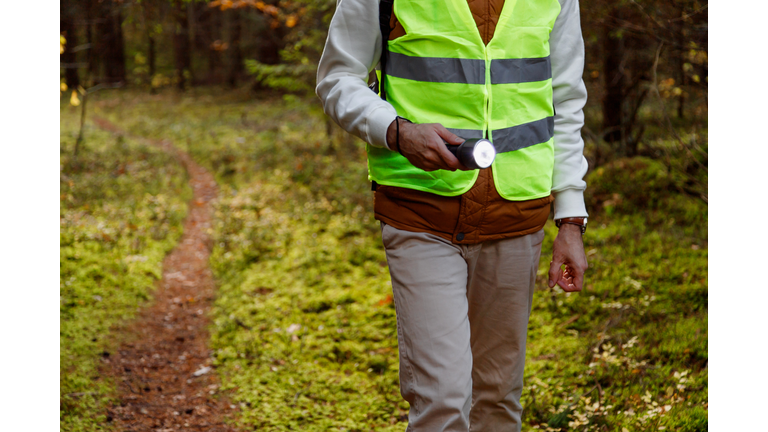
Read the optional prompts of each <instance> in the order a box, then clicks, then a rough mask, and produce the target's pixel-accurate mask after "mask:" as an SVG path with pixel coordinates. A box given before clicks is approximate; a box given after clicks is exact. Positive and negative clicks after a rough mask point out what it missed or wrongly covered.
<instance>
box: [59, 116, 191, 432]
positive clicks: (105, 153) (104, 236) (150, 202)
mask: <svg viewBox="0 0 768 432" xmlns="http://www.w3.org/2000/svg"><path fill="white" fill-rule="evenodd" d="M77 127H78V115H77V112H76V110H75V109H74V108H70V107H66V106H65V107H64V108H63V109H62V111H61V163H62V165H61V166H62V168H61V186H60V188H61V207H60V209H61V234H60V247H61V249H60V258H61V264H60V278H61V285H60V288H59V289H60V300H61V301H60V324H61V335H60V383H59V384H60V395H61V399H60V400H61V408H60V417H61V430H63V431H86V430H89V431H90V430H101V429H103V428H104V427H106V426H105V425H106V418H105V415H104V412H105V411H104V408H105V406H106V404H107V403H108V400H109V398H110V396H111V394H112V392H113V391H114V383H111V382H106V381H105V380H104V379H102V378H101V377H100V376H99V373H98V368H99V366H100V363H101V361H100V359H102V358H104V359H108V358H109V353H110V352H111V351H112V350H113V349H114V348H115V341H114V340H113V339H112V333H111V329H112V328H113V327H114V326H119V325H121V324H122V323H124V322H125V321H126V320H127V319H129V318H131V317H132V316H133V315H134V313H135V311H136V310H137V307H138V306H140V305H142V304H144V303H145V302H146V301H147V300H148V299H149V297H150V295H151V292H152V289H153V287H154V283H155V282H156V281H157V280H158V279H159V278H160V277H161V270H162V260H163V258H164V256H165V254H166V253H167V252H168V251H169V250H170V249H171V248H172V247H173V246H174V244H175V243H176V241H177V239H178V238H179V237H180V235H181V231H182V227H181V221H182V220H183V219H184V217H185V215H186V205H185V200H186V199H188V198H190V197H191V191H190V190H189V188H188V187H187V185H186V175H185V173H184V170H183V168H182V167H181V166H180V165H178V164H177V163H176V162H175V161H174V160H173V159H172V158H171V157H170V156H167V155H166V154H165V153H163V152H161V151H160V150H157V149H154V148H150V147H147V146H144V145H141V144H138V143H136V142H134V141H133V140H130V139H125V138H122V137H119V138H115V137H113V136H112V135H111V134H109V133H106V132H103V131H100V130H89V131H88V139H87V141H86V145H87V148H86V149H84V150H83V151H81V153H80V156H79V157H78V159H76V160H74V159H72V158H71V153H72V148H73V147H74V141H75V138H76V135H77Z"/></svg>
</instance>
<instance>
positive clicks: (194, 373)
mask: <svg viewBox="0 0 768 432" xmlns="http://www.w3.org/2000/svg"><path fill="white" fill-rule="evenodd" d="M94 122H95V123H96V124H97V125H98V127H100V128H101V129H104V130H107V131H110V132H112V133H115V134H122V135H126V136H130V134H127V133H126V132H125V131H122V130H121V129H119V128H118V127H117V126H115V125H114V124H112V123H110V122H109V121H107V120H105V119H103V118H98V117H97V118H94ZM135 138H137V139H140V140H142V141H145V142H147V143H149V144H151V145H154V146H156V147H159V148H161V149H162V150H164V151H166V152H168V153H169V154H171V155H172V156H174V157H175V158H176V159H177V160H179V161H180V162H181V163H182V164H183V165H184V167H185V168H186V170H187V173H188V174H189V178H190V179H189V181H190V185H191V186H192V189H193V191H194V197H193V198H192V201H191V202H190V203H189V211H188V214H187V218H186V220H185V221H184V234H183V236H182V238H181V239H180V240H179V243H178V245H177V246H176V248H175V249H174V250H173V251H172V252H171V253H170V254H169V255H168V256H167V257H166V258H165V260H164V261H163V278H162V280H161V281H160V283H159V285H158V287H157V289H156V290H155V292H154V301H153V303H152V304H150V305H149V306H147V307H146V308H144V309H143V310H141V311H140V312H139V314H138V316H137V318H136V319H135V320H134V321H133V322H131V323H129V324H128V325H126V326H125V328H123V329H121V330H119V333H118V336H117V338H118V340H119V341H120V347H119V348H118V349H117V352H115V353H113V354H112V355H109V356H108V357H107V358H105V359H104V367H103V368H102V371H101V372H102V374H104V375H106V376H108V377H109V378H111V379H112V380H113V381H114V382H115V383H117V387H118V396H117V400H116V402H115V404H114V405H113V406H111V407H110V408H109V411H108V420H110V421H112V422H114V423H115V426H116V429H117V430H119V431H155V432H171V431H174V432H175V431H179V430H189V431H206V432H225V431H227V432H229V431H232V432H234V431H235V430H236V429H234V428H233V427H232V426H231V425H229V424H227V423H225V419H226V418H227V417H230V416H231V415H232V414H234V413H235V411H236V410H237V408H236V407H235V406H234V405H230V404H229V402H228V401H227V398H226V395H224V394H220V393H219V381H218V377H217V376H216V374H215V373H214V371H213V369H212V367H211V365H210V363H211V355H210V351H209V348H208V340H209V337H208V336H209V335H208V331H207V328H206V327H207V324H208V319H207V316H208V311H209V309H210V307H211V304H212V303H213V299H214V295H215V284H214V280H213V275H212V273H211V269H210V267H209V264H208V256H209V254H210V250H211V248H212V240H211V238H210V236H209V234H208V230H209V228H210V227H211V220H212V210H211V200H213V199H214V198H216V194H217V187H216V181H215V180H214V178H213V176H212V175H211V173H209V172H208V171H207V170H205V169H204V168H203V167H201V166H200V165H198V164H196V163H195V162H194V161H193V160H192V158H191V157H190V156H189V155H188V154H187V153H185V152H183V151H181V150H179V149H178V148H176V147H174V146H173V145H172V144H171V143H170V142H169V141H166V140H163V141H159V140H149V139H143V138H140V137H135Z"/></svg>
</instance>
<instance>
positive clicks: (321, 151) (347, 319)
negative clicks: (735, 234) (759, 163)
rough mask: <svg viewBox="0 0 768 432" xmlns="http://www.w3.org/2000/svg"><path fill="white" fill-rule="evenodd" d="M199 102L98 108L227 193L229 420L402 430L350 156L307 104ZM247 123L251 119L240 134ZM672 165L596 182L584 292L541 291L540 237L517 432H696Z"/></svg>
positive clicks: (702, 349) (390, 332) (699, 279)
mask: <svg viewBox="0 0 768 432" xmlns="http://www.w3.org/2000/svg"><path fill="white" fill-rule="evenodd" d="M198 92H199V93H193V94H192V95H187V96H185V97H184V98H185V101H186V102H185V103H183V104H174V103H171V101H170V100H166V99H157V98H156V99H150V98H149V97H147V96H141V95H136V94H133V93H128V92H122V93H120V94H119V95H118V96H117V97H119V98H121V99H120V103H118V104H111V106H112V108H108V107H107V106H106V105H101V106H102V109H103V110H104V111H103V114H104V115H107V116H110V117H111V118H113V119H115V120H118V121H120V122H121V124H122V125H123V126H124V127H127V128H131V130H135V131H137V132H139V133H144V134H147V135H150V136H153V137H156V138H157V137H167V138H171V139H173V140H174V141H175V142H176V143H178V144H179V145H181V146H182V147H184V148H186V147H189V150H190V152H191V153H192V154H193V155H194V157H195V158H196V160H197V161H198V162H199V163H201V164H203V165H205V166H208V167H209V168H211V169H212V170H214V171H215V172H216V173H217V179H218V180H219V181H220V183H221V184H222V185H223V187H222V191H221V194H220V197H221V198H220V200H219V201H218V203H217V207H216V208H217V210H216V223H215V226H214V228H213V230H214V237H215V242H214V249H213V253H212V255H211V265H212V267H213V269H214V272H215V275H216V278H217V280H218V282H219V286H220V287H219V295H218V298H217V300H216V307H215V310H214V322H213V324H212V327H211V334H212V347H213V349H214V352H215V361H216V364H217V371H218V372H219V373H220V374H221V375H222V378H223V382H224V383H225V386H226V387H228V388H230V389H233V391H234V395H235V396H234V398H235V402H236V403H239V404H241V405H240V406H241V416H240V418H239V420H238V421H239V422H240V423H241V424H242V425H243V426H245V427H246V428H249V429H254V428H255V429H259V430H289V429H293V430H329V429H330V430H342V429H343V430H348V431H353V430H358V431H363V430H371V429H374V430H402V429H403V428H404V426H405V422H406V420H407V417H406V413H407V409H408V406H407V403H405V402H403V401H402V399H401V398H400V395H399V389H398V385H397V383H398V353H397V338H396V327H395V326H396V324H395V314H394V308H393V305H392V302H391V297H390V295H391V286H390V285H389V277H388V271H387V267H386V260H385V259H384V251H383V248H382V245H381V241H380V234H379V228H378V225H377V223H376V222H375V221H373V219H372V217H371V214H372V212H371V199H370V192H369V190H368V183H367V182H366V167H365V159H364V152H363V150H362V143H360V142H359V141H357V142H356V144H357V145H358V147H356V148H355V147H350V146H349V145H348V143H346V142H344V141H343V140H341V139H339V138H338V136H334V137H333V138H332V139H329V138H328V137H327V136H326V135H325V124H324V121H323V118H322V117H321V116H320V114H319V111H317V110H316V108H314V107H313V106H312V105H311V104H309V103H307V104H302V103H296V102H295V101H293V102H292V101H283V100H268V101H247V100H242V99H239V100H231V98H232V97H233V96H231V95H224V96H214V95H211V94H209V93H205V92H200V91H198ZM224 102H226V103H224ZM97 106H98V104H97ZM243 112H248V113H249V115H248V118H258V119H259V120H258V121H254V122H252V123H246V124H244V123H243V121H242V113H243ZM161 113H162V115H161ZM188 140H189V141H188ZM187 142H189V144H186V143H187ZM667 166H668V165H664V164H660V163H658V162H657V161H654V160H650V159H643V158H639V159H625V160H622V161H617V162H615V163H612V164H610V165H606V166H605V167H604V168H603V169H602V171H601V170H600V169H598V170H595V171H594V172H593V173H591V174H590V176H589V177H588V179H587V181H588V184H589V189H588V191H589V199H590V202H591V203H592V204H593V205H594V206H595V210H594V211H593V216H594V217H593V218H591V219H590V227H589V229H588V231H587V234H586V236H585V248H586V251H587V256H588V259H589V262H590V269H589V271H588V273H587V276H586V284H587V290H586V291H584V292H582V293H578V294H565V293H562V292H554V291H551V290H548V289H546V286H545V284H546V274H547V265H548V262H549V260H548V259H547V258H546V257H547V256H548V255H550V254H551V250H552V242H553V240H554V236H555V233H556V229H555V228H554V227H553V226H552V225H551V224H548V225H547V227H546V229H545V231H546V238H545V241H544V246H543V251H542V256H543V259H542V262H541V267H540V269H539V273H538V280H537V284H538V288H539V289H538V290H537V292H536V294H535V300H534V310H533V314H532V317H531V322H530V325H529V343H528V350H527V366H526V377H525V383H526V384H525V389H524V393H523V404H524V406H525V412H524V429H526V430H529V429H540V430H581V431H603V430H622V428H627V429H628V430H632V431H656V430H658V428H659V427H661V426H664V425H667V430H675V428H678V427H679V428H681V429H682V428H689V429H682V430H702V429H700V428H701V425H702V424H703V425H706V406H707V405H706V403H707V371H708V369H707V363H706V356H707V354H706V352H707V343H706V338H707V308H708V306H707V300H706V297H707V296H706V293H707V289H708V286H707V255H708V254H707V232H706V213H707V207H706V204H705V203H704V202H703V201H702V200H701V199H698V198H692V197H691V196H690V194H688V193H681V192H680V191H679V190H678V189H677V188H676V187H674V185H675V184H678V185H683V186H685V184H684V182H683V183H680V181H679V180H678V179H676V178H675V174H674V173H671V172H670V170H669V169H668V168H667ZM616 197H618V199H617V198H616ZM611 207H612V208H613V210H609V208H611ZM683 419H685V420H683ZM702 419H703V420H702ZM675 422H677V423H675Z"/></svg>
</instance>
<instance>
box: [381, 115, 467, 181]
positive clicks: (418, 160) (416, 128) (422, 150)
mask: <svg viewBox="0 0 768 432" xmlns="http://www.w3.org/2000/svg"><path fill="white" fill-rule="evenodd" d="M396 121H397V120H396ZM444 141H445V142H447V143H448V144H453V145H459V144H461V143H463V142H464V140H463V139H461V138H460V137H458V136H457V135H455V134H453V133H451V132H450V131H448V129H446V128H445V127H443V125H441V124H440V123H424V124H416V123H409V122H407V121H405V120H402V119H400V152H401V154H402V155H403V156H405V158H406V159H408V161H409V162H410V163H411V164H413V166H415V167H417V168H421V169H423V170H424V171H435V170H439V169H443V170H448V171H456V170H464V171H468V170H469V168H467V167H465V166H464V165H462V164H461V162H459V160H458V159H457V158H456V156H454V155H453V153H451V152H450V151H448V148H447V147H446V146H445V142H444ZM396 142H397V125H396V124H395V122H394V121H393V122H392V124H390V125H389V128H388V129H387V145H389V148H390V149H392V150H393V151H397V144H396Z"/></svg>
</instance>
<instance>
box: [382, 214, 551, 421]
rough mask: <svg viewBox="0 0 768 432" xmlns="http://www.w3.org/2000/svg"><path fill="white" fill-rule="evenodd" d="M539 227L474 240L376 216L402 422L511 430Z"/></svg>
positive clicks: (520, 378) (541, 233)
mask: <svg viewBox="0 0 768 432" xmlns="http://www.w3.org/2000/svg"><path fill="white" fill-rule="evenodd" d="M543 239H544V231H543V230H542V231H539V232H536V233H533V234H529V235H525V236H522V237H516V238H511V239H504V240H495V241H487V242H483V243H480V244H475V245H456V244H452V243H451V242H449V241H447V240H445V239H442V238H440V237H438V236H435V235H432V234H425V233H415V232H409V231H403V230H399V229H397V228H393V227H392V226H390V225H387V224H382V240H383V242H384V247H385V249H386V253H387V262H388V263H389V270H390V275H391V276H392V290H393V296H394V301H395V308H396V311H397V337H398V345H399V350H400V393H401V394H402V396H403V398H404V399H405V400H406V401H408V402H409V403H410V405H411V408H410V412H409V415H408V420H409V421H408V428H407V429H406V430H407V431H418V432H421V431H424V432H427V431H428V432H437V431H468V430H471V431H482V432H491V431H515V432H517V431H520V428H521V421H520V415H521V414H522V411H523V408H522V406H521V405H520V395H521V393H522V390H523V368H524V364H525V338H526V331H527V328H528V317H529V315H530V313H531V302H532V300H533V291H534V287H535V280H536V270H537V269H538V264H539V257H540V255H541V242H542V240H543Z"/></svg>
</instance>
